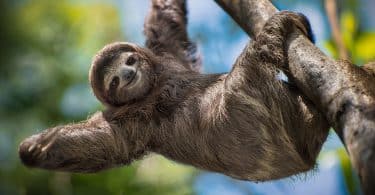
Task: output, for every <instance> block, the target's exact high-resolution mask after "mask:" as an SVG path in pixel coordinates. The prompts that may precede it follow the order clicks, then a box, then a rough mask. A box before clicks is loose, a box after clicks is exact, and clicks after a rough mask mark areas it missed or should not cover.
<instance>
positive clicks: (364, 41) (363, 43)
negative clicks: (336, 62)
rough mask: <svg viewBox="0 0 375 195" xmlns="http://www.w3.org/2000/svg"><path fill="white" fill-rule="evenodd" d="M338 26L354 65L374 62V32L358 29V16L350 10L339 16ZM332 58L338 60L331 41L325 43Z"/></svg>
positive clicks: (334, 46)
mask: <svg viewBox="0 0 375 195" xmlns="http://www.w3.org/2000/svg"><path fill="white" fill-rule="evenodd" d="M340 16H341V17H340V26H341V29H340V30H341V32H342V36H343V41H344V44H345V47H346V48H347V49H348V51H349V54H350V58H351V60H352V61H353V62H354V63H355V64H364V63H367V62H370V61H373V60H375V32H371V31H364V30H363V29H361V28H360V26H361V25H360V23H359V21H360V20H359V19H358V17H359V16H358V14H356V13H355V12H354V11H353V10H352V9H351V10H349V9H348V10H346V11H344V12H342V13H341V15H340ZM325 46H326V48H327V49H328V51H329V52H330V53H331V54H332V55H333V57H335V58H338V52H337V48H336V45H335V44H334V43H333V40H332V39H331V40H328V41H327V42H326V43H325Z"/></svg>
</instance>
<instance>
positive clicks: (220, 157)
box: [19, 0, 328, 181]
mask: <svg viewBox="0 0 375 195" xmlns="http://www.w3.org/2000/svg"><path fill="white" fill-rule="evenodd" d="M186 12H187V11H186V7H185V1H183V0H153V1H152V7H151V11H150V13H149V15H148V17H147V19H146V22H145V35H146V37H147V40H146V44H145V45H146V47H140V46H137V45H135V44H131V43H126V42H116V43H112V44H109V45H107V46H105V47H104V48H103V49H102V50H101V51H99V52H98V54H97V55H96V56H95V57H94V59H93V63H92V66H91V69H90V73H89V80H90V84H91V86H92V89H93V92H94V95H95V96H96V97H97V98H98V100H99V101H100V102H101V103H103V105H104V106H105V110H104V111H102V112H97V113H95V114H94V115H93V116H91V117H90V118H89V119H87V120H85V121H82V122H80V123H76V124H68V125H63V126H58V127H53V128H50V129H47V130H45V131H43V132H41V133H39V134H36V135H33V136H31V137H29V138H26V139H25V140H24V141H23V142H22V143H21V144H20V147H19V155H20V158H21V160H22V162H23V163H24V164H25V165H27V166H29V167H38V168H44V169H49V170H58V171H68V172H86V173H87V172H97V171H100V170H103V169H108V168H111V167H117V166H122V165H129V164H130V163H131V162H133V161H134V160H137V159H141V158H142V157H143V156H145V155H146V154H149V153H151V152H153V153H158V154H161V155H163V156H165V157H167V158H169V159H172V160H174V161H177V162H180V163H183V164H187V165H192V166H194V167H197V168H200V169H204V170H209V171H215V172H220V173H223V174H226V175H228V176H231V177H233V178H237V179H243V180H252V181H264V180H272V179H279V178H283V177H287V176H291V175H295V174H298V173H301V172H305V171H307V170H310V169H312V168H313V167H314V165H315V160H316V157H317V155H318V153H319V151H320V149H321V146H322V143H323V142H324V141H325V139H326V137H327V134H328V127H327V126H324V124H326V122H325V119H324V117H322V116H321V115H318V116H320V117H318V118H314V117H312V116H313V114H312V113H314V112H316V111H314V110H308V108H307V107H301V106H299V101H300V97H298V96H297V95H296V94H294V93H293V89H290V86H289V83H285V82H283V81H281V80H278V79H277V76H276V75H277V73H278V72H279V69H282V70H287V67H288V63H287V53H286V47H287V40H288V39H289V38H291V34H293V33H294V32H297V31H301V32H302V33H303V34H304V35H305V36H307V37H309V38H310V39H311V40H312V33H311V28H310V24H309V22H308V20H307V19H306V17H305V16H303V15H302V14H297V13H294V12H290V11H282V12H279V13H276V14H275V15H274V16H273V17H271V18H270V19H269V20H268V21H267V22H266V24H265V25H264V27H263V29H262V31H261V33H259V34H258V35H257V36H256V38H255V40H253V41H251V42H250V43H249V44H248V45H247V46H246V48H245V49H244V50H243V52H242V53H241V55H240V56H239V57H238V59H237V60H236V62H235V63H234V65H233V68H232V70H231V71H230V72H229V73H222V74H202V73H200V71H199V70H200V66H201V60H200V57H199V55H198V54H197V49H196V45H195V44H194V43H193V42H191V41H190V40H189V38H188V34H187V31H186V24H187V19H186ZM316 115H317V114H315V116H316ZM322 124H323V125H322Z"/></svg>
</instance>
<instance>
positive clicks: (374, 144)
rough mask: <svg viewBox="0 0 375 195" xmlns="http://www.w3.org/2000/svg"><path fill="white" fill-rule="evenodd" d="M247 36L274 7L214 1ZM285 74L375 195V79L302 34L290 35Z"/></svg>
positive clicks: (263, 0)
mask: <svg viewBox="0 0 375 195" xmlns="http://www.w3.org/2000/svg"><path fill="white" fill-rule="evenodd" d="M215 1H216V2H217V3H218V4H219V5H220V6H221V7H222V8H223V9H224V10H225V11H226V12H227V13H228V14H229V15H231V16H232V17H233V19H234V20H235V21H236V22H237V23H238V24H239V25H240V26H241V27H242V28H243V30H245V31H246V32H247V33H248V34H249V35H250V36H251V37H253V38H256V35H257V33H258V32H260V30H261V28H262V26H263V24H264V23H265V21H266V20H267V19H268V18H269V17H270V16H272V15H273V14H274V13H275V12H276V11H277V9H276V8H275V7H274V6H273V5H272V3H271V2H269V1H268V0H215ZM287 50H288V59H289V72H288V76H289V77H291V78H292V79H293V80H294V82H295V83H296V85H297V86H298V88H299V90H300V91H301V92H302V93H303V94H304V95H305V96H307V98H308V99H310V100H311V101H312V102H313V103H314V104H315V105H316V108H318V109H319V110H320V112H321V113H322V114H324V116H325V117H326V119H327V121H328V123H329V125H331V126H332V127H333V128H334V129H335V131H336V133H337V134H338V135H339V136H340V138H341V139H342V141H343V142H344V144H345V146H346V148H347V150H348V152H349V156H350V159H351V161H352V164H353V167H354V169H355V170H356V171H357V173H358V175H359V178H360V181H361V185H362V189H363V191H364V193H365V194H375V180H374V179H372V178H371V177H375V77H373V76H372V75H370V74H368V73H366V72H365V71H364V70H363V69H361V68H359V67H357V66H355V65H353V64H351V63H349V62H346V61H336V60H333V59H331V58H330V57H328V56H326V55H325V54H324V53H323V52H321V51H320V50H319V49H318V48H317V47H315V46H314V45H313V44H312V43H311V42H310V41H309V40H307V39H306V37H304V36H302V35H301V34H300V33H295V34H294V35H293V36H292V37H290V39H289V46H288V48H287Z"/></svg>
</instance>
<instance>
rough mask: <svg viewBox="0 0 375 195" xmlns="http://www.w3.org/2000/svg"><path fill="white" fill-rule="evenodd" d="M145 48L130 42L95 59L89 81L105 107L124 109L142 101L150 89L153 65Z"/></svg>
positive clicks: (113, 46) (109, 48)
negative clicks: (120, 107)
mask: <svg viewBox="0 0 375 195" xmlns="http://www.w3.org/2000/svg"><path fill="white" fill-rule="evenodd" d="M146 53H147V52H146V51H145V49H143V48H140V47H138V46H136V45H133V44H129V43H113V44H110V45H108V46H106V47H104V49H102V50H101V51H100V52H99V53H98V54H97V56H96V58H95V59H94V62H93V64H92V67H91V70H90V81H91V85H92V88H93V90H94V93H95V95H96V96H97V97H98V99H99V100H100V101H102V102H103V103H104V104H109V105H111V106H121V105H123V104H125V103H127V102H129V101H131V100H136V99H141V98H143V97H144V96H145V95H146V94H147V92H148V91H149V90H150V88H151V86H152V83H151V81H152V80H154V79H153V74H152V72H153V65H152V61H151V60H150V59H149V58H150V56H149V55H150V54H149V55H147V54H146Z"/></svg>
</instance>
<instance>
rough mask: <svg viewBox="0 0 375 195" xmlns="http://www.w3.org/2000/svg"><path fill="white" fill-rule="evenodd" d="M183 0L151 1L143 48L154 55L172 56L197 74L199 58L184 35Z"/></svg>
mask: <svg viewBox="0 0 375 195" xmlns="http://www.w3.org/2000/svg"><path fill="white" fill-rule="evenodd" d="M186 13H187V10H186V3H185V0H152V6H151V10H150V11H149V14H148V16H147V18H146V22H145V25H144V33H145V35H146V47H147V48H149V49H151V50H152V51H153V52H154V53H155V54H156V55H168V54H169V55H172V56H174V57H175V58H177V59H178V60H179V61H181V62H182V64H184V65H186V67H187V68H188V69H192V70H194V71H199V70H200V68H201V59H200V55H199V54H198V53H197V47H196V45H195V44H194V43H193V42H191V41H190V40H189V37H188V33H187V17H186Z"/></svg>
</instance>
